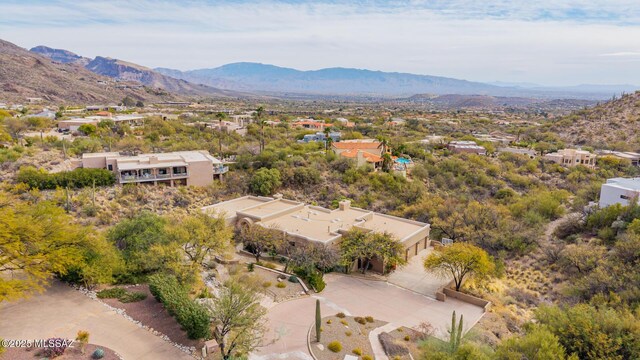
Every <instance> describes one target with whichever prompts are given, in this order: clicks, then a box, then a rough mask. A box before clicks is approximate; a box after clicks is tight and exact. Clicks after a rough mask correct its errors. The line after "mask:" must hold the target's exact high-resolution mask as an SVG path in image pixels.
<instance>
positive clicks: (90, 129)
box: [78, 124, 98, 136]
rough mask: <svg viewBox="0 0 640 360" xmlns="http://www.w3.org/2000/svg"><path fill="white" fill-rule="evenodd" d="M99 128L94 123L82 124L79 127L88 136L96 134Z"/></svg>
mask: <svg viewBox="0 0 640 360" xmlns="http://www.w3.org/2000/svg"><path fill="white" fill-rule="evenodd" d="M97 129H98V128H97V127H96V126H95V125H93V124H82V125H80V126H79V127H78V131H80V132H81V133H83V134H85V135H87V136H91V135H93V134H95V133H96V130H97Z"/></svg>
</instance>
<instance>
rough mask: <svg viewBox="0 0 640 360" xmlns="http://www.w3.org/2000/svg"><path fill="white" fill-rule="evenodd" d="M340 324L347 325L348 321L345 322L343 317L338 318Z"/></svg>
mask: <svg viewBox="0 0 640 360" xmlns="http://www.w3.org/2000/svg"><path fill="white" fill-rule="evenodd" d="M340 324H342V325H344V326H347V325H349V323H348V322H347V320H345V319H342V320H340Z"/></svg>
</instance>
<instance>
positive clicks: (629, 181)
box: [599, 178, 640, 208]
mask: <svg viewBox="0 0 640 360" xmlns="http://www.w3.org/2000/svg"><path fill="white" fill-rule="evenodd" d="M638 196H640V178H613V179H607V182H606V183H604V184H602V187H601V188H600V203H599V205H600V207H601V208H602V207H607V206H609V205H613V204H621V205H623V206H626V205H629V201H630V200H631V199H633V198H638Z"/></svg>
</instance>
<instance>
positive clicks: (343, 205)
mask: <svg viewBox="0 0 640 360" xmlns="http://www.w3.org/2000/svg"><path fill="white" fill-rule="evenodd" d="M338 207H339V209H340V211H346V210H349V209H350V208H351V200H342V201H340V202H339V203H338Z"/></svg>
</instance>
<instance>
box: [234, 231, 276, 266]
mask: <svg viewBox="0 0 640 360" xmlns="http://www.w3.org/2000/svg"><path fill="white" fill-rule="evenodd" d="M239 237H240V241H241V242H242V244H243V245H244V246H245V248H246V249H248V250H249V251H250V252H251V253H252V254H253V256H255V258H256V262H260V257H261V256H262V254H263V253H266V252H275V251H277V250H278V249H280V248H281V247H282V243H283V242H284V235H283V234H282V232H281V231H278V230H277V229H274V228H266V227H264V226H262V225H249V226H244V227H242V228H241V229H240V233H239Z"/></svg>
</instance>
